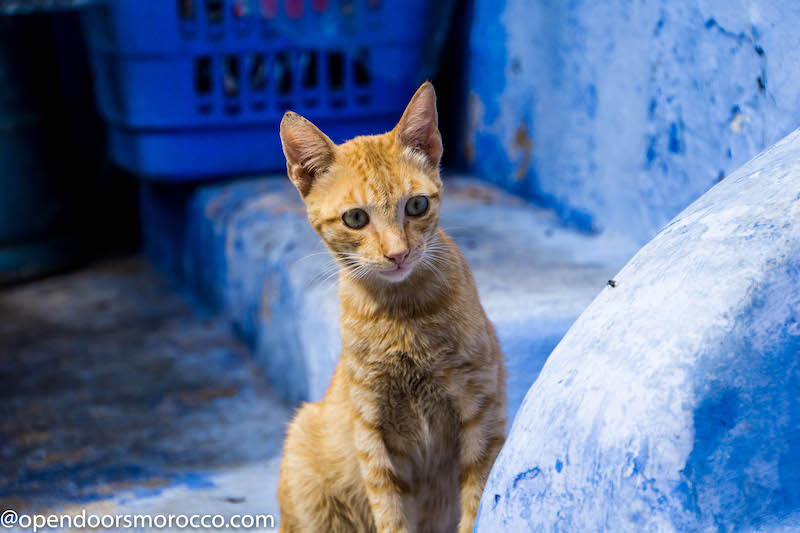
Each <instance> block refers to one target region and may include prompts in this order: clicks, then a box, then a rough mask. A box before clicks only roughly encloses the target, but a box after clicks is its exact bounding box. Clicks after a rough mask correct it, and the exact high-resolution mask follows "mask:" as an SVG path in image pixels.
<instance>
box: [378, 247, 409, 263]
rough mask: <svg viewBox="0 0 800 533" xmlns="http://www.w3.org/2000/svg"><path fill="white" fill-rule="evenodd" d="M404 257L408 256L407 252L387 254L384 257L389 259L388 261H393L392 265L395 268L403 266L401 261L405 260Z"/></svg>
mask: <svg viewBox="0 0 800 533" xmlns="http://www.w3.org/2000/svg"><path fill="white" fill-rule="evenodd" d="M406 256H408V250H403V251H402V252H397V253H393V254H387V255H386V256H384V257H386V259H389V260H390V261H394V263H395V264H396V265H397V266H400V265H402V264H403V261H404V260H405V258H406Z"/></svg>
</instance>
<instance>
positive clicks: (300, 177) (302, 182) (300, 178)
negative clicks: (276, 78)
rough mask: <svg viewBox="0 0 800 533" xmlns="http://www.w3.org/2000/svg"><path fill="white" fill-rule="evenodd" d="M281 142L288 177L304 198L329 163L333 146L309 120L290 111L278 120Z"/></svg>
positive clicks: (332, 156) (331, 158)
mask: <svg viewBox="0 0 800 533" xmlns="http://www.w3.org/2000/svg"><path fill="white" fill-rule="evenodd" d="M281 144H282V145H283V155H285V156H286V172H287V173H288V174H289V179H290V180H292V183H294V185H295V187H297V190H298V191H300V195H301V196H303V197H305V196H306V195H307V194H308V193H309V191H310V190H311V187H312V185H314V181H315V180H316V178H317V177H318V176H319V175H320V173H322V172H325V170H327V169H328V167H330V166H331V165H332V164H333V160H334V157H335V154H334V150H335V148H336V145H335V144H333V141H331V140H330V139H329V138H328V136H327V135H325V134H324V133H322V132H321V131H320V130H319V128H317V127H316V126H315V125H314V124H312V123H311V122H310V121H309V120H307V119H305V118H303V117H301V116H300V115H298V114H297V113H294V112H292V111H287V112H286V114H285V115H283V119H282V120H281Z"/></svg>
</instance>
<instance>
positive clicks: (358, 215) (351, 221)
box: [342, 208, 369, 229]
mask: <svg viewBox="0 0 800 533" xmlns="http://www.w3.org/2000/svg"><path fill="white" fill-rule="evenodd" d="M342 221H343V222H344V225H345V226H347V227H348V228H353V229H361V228H363V227H364V226H366V225H367V222H369V216H368V215H367V212H366V211H364V210H363V209H358V208H356V209H350V210H349V211H347V212H345V214H344V215H342Z"/></svg>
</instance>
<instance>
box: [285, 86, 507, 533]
mask: <svg viewBox="0 0 800 533" xmlns="http://www.w3.org/2000/svg"><path fill="white" fill-rule="evenodd" d="M281 139H282V141H283V146H284V152H285V154H286V157H287V168H288V173H289V177H290V178H291V179H292V181H293V182H294V183H295V185H297V188H298V190H299V191H300V193H301V195H302V197H303V199H304V201H305V203H306V206H307V208H308V216H309V220H310V222H311V224H312V226H313V227H314V229H315V230H316V231H317V232H318V233H319V234H320V236H321V237H322V239H323V241H324V242H325V244H326V245H327V247H328V248H329V250H330V251H331V253H332V255H333V256H334V258H335V259H336V260H337V261H338V262H339V264H340V268H341V273H340V279H339V299H340V322H341V334H342V355H341V359H340V361H339V364H338V366H337V368H336V371H335V374H334V376H333V380H332V381H331V385H330V388H329V389H328V392H327V394H326V396H325V398H324V399H323V400H322V401H320V402H315V403H309V404H305V405H304V406H302V407H301V408H300V410H299V411H298V413H297V415H296V416H295V418H294V420H293V421H292V423H291V425H290V426H289V430H288V436H287V439H286V445H285V449H284V458H283V462H282V464H281V474H280V485H279V489H278V498H279V501H280V506H281V531H282V532H285V533H289V532H300V531H302V532H313V533H317V532H350V531H364V532H367V531H376V530H377V531H379V532H454V531H459V532H461V533H466V532H468V531H472V526H473V522H474V519H475V514H476V512H477V510H478V504H479V501H480V496H481V492H482V490H483V486H484V484H485V482H486V478H487V476H488V473H489V470H490V468H491V466H492V463H493V462H494V460H495V457H496V456H497V454H498V452H499V451H500V448H501V446H502V445H503V442H504V439H505V427H506V414H505V371H504V368H503V355H502V353H501V352H500V349H499V347H498V343H497V338H496V336H495V332H494V328H493V327H492V324H491V323H490V322H489V320H488V319H487V317H486V314H485V313H484V311H483V308H482V307H481V304H480V301H479V299H478V293H477V290H476V287H475V282H474V280H473V277H472V273H471V272H470V270H469V267H468V265H467V263H466V261H465V259H464V257H463V256H462V255H461V253H460V251H459V250H458V248H457V247H456V245H455V244H454V243H453V241H452V240H451V239H450V238H449V237H448V236H447V235H446V234H445V233H444V231H443V230H442V229H441V228H440V227H439V205H440V201H441V194H442V182H441V180H440V177H439V171H438V164H439V159H440V157H441V153H442V145H441V137H440V135H439V132H438V125H437V115H436V96H435V93H434V90H433V87H432V86H431V85H430V84H429V83H426V84H424V85H423V86H422V87H420V89H419V90H418V91H417V93H416V94H415V95H414V98H413V99H412V101H411V103H410V104H409V106H408V108H407V109H406V112H405V113H404V115H403V118H402V119H401V120H400V123H399V124H398V125H397V127H395V129H394V130H392V131H391V132H389V133H386V134H383V135H377V136H369V137H357V138H355V139H353V140H351V141H348V142H346V143H344V144H342V145H339V146H336V145H334V144H333V143H332V142H331V141H330V140H329V139H328V138H327V137H326V136H325V135H324V134H323V133H322V132H320V131H319V130H318V129H317V128H316V127H314V126H313V125H312V124H311V123H310V122H308V121H307V120H305V119H303V118H302V117H299V116H298V115H295V114H291V113H287V115H286V116H285V117H284V120H283V122H282V124H281ZM418 195H424V196H426V197H427V198H428V210H427V212H425V213H424V214H422V215H420V216H415V217H411V216H408V215H407V214H406V212H405V210H404V209H405V204H406V202H407V201H408V200H409V198H411V197H414V196H418ZM351 208H362V209H364V210H366V212H367V213H368V214H369V223H368V224H367V225H366V226H364V227H363V228H360V229H351V228H349V227H347V226H346V225H345V224H344V223H343V219H342V216H343V213H344V212H346V211H347V210H348V209H351ZM404 251H405V252H407V253H408V255H407V258H406V259H405V261H404V262H403V263H402V264H405V265H407V267H408V268H407V272H406V270H403V269H402V268H397V270H398V271H402V272H401V273H399V274H398V273H397V272H394V273H393V276H394V277H391V278H388V279H387V277H386V276H387V275H388V274H386V275H384V273H385V272H387V271H388V270H390V269H392V268H394V267H395V264H394V263H393V262H392V260H391V259H390V258H391V257H395V256H396V255H397V253H400V254H401V255H402V253H403V252H404ZM402 264H400V266H402Z"/></svg>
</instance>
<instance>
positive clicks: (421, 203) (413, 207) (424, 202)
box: [406, 196, 428, 217]
mask: <svg viewBox="0 0 800 533" xmlns="http://www.w3.org/2000/svg"><path fill="white" fill-rule="evenodd" d="M427 210H428V198H427V197H426V196H415V197H413V198H411V199H410V200H409V201H408V203H406V215H408V216H410V217H418V216H420V215H424V214H425V212H426V211H427Z"/></svg>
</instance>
